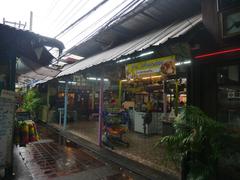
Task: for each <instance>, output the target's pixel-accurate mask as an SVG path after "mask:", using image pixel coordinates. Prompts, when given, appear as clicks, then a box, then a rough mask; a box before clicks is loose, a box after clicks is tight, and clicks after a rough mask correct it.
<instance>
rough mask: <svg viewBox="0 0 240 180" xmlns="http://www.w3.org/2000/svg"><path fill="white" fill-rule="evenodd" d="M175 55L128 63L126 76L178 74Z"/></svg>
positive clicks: (130, 77)
mask: <svg viewBox="0 0 240 180" xmlns="http://www.w3.org/2000/svg"><path fill="white" fill-rule="evenodd" d="M175 63H176V58H175V56H167V57H162V58H156V59H151V60H147V61H142V62H138V63H133V64H128V65H126V68H125V70H126V78H127V79H134V78H142V77H146V76H156V75H174V74H176V66H175Z"/></svg>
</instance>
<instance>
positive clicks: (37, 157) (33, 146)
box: [14, 125, 145, 180]
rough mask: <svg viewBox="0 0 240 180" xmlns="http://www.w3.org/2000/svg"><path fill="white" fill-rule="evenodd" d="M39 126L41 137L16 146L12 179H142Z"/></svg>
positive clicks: (142, 179)
mask: <svg viewBox="0 0 240 180" xmlns="http://www.w3.org/2000/svg"><path fill="white" fill-rule="evenodd" d="M38 127H39V128H38V129H39V134H40V138H41V140H40V141H38V142H34V143H30V144H28V145H27V146H26V147H15V150H14V156H15V158H14V159H15V161H16V162H15V163H14V164H15V168H14V172H15V176H14V179H15V180H30V179H34V180H35V179H39V180H40V179H44V180H45V179H84V180H88V179H89V180H94V179H96V180H101V179H106V180H133V179H137V180H144V179H145V178H143V177H140V176H139V175H136V174H134V173H131V172H129V171H128V170H126V169H122V168H121V167H119V166H117V165H115V164H113V163H110V162H107V161H104V160H103V159H101V158H100V157H97V156H96V155H95V154H93V153H91V152H89V151H86V150H85V149H84V148H81V147H79V146H78V145H77V144H75V143H73V142H71V141H69V140H67V139H65V138H64V137H62V136H60V135H58V134H56V133H55V132H54V131H51V130H50V129H48V128H46V127H44V126H42V125H39V126H38ZM23 164H24V165H23Z"/></svg>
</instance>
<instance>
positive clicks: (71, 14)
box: [55, 0, 89, 29]
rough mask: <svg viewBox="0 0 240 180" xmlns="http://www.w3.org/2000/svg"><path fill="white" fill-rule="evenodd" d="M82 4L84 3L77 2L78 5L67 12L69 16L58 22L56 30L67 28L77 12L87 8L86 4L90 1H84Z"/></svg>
mask: <svg viewBox="0 0 240 180" xmlns="http://www.w3.org/2000/svg"><path fill="white" fill-rule="evenodd" d="M81 2H82V3H79V1H77V3H76V4H75V6H74V7H73V8H72V9H70V10H68V11H66V13H67V16H65V18H62V19H60V20H58V23H57V24H56V25H55V28H56V29H62V28H63V27H66V23H67V22H69V21H71V20H72V19H73V17H74V15H76V13H77V12H80V11H81V10H82V9H83V8H84V7H85V6H86V4H87V3H88V2H89V0H85V1H84V0H83V1H81ZM79 6H80V7H79Z"/></svg>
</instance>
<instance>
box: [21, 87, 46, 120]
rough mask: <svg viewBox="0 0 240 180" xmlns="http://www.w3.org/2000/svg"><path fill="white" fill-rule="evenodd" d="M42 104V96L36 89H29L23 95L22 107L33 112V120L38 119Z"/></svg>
mask: <svg viewBox="0 0 240 180" xmlns="http://www.w3.org/2000/svg"><path fill="white" fill-rule="evenodd" d="M40 105H41V98H40V95H39V94H38V92H37V91H36V90H34V89H31V90H28V91H27V92H26V94H25V95H24V96H23V105H22V108H23V109H24V110H25V111H27V112H29V113H30V114H31V117H32V118H33V120H36V119H37V115H38V112H39V109H40Z"/></svg>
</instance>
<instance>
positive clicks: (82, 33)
mask: <svg viewBox="0 0 240 180" xmlns="http://www.w3.org/2000/svg"><path fill="white" fill-rule="evenodd" d="M102 1H103V0H0V21H1V23H2V22H3V18H5V20H7V21H11V22H19V21H21V22H22V23H25V22H26V23H27V26H26V29H27V30H28V29H29V24H30V23H29V22H30V11H32V12H33V27H32V31H33V32H35V33H38V34H41V35H44V36H48V37H55V36H56V35H57V34H58V33H60V32H61V31H62V30H64V29H65V28H66V27H67V26H69V25H70V24H72V23H73V22H74V21H75V20H77V19H78V18H80V17H82V16H83V15H84V14H86V13H87V12H88V11H90V10H91V9H92V8H93V7H94V6H96V5H97V4H99V3H100V2H102ZM143 1H147V0H138V1H136V0H135V1H134V0H109V1H108V2H107V3H105V4H104V5H103V6H101V7H100V8H99V9H97V10H96V11H94V12H93V13H91V15H90V16H88V17H87V18H84V19H83V20H82V21H80V22H79V23H78V24H76V25H75V26H74V27H73V28H72V29H70V30H69V31H67V32H66V33H63V34H61V35H60V36H58V37H57V39H59V40H60V41H62V42H63V43H64V45H65V47H66V49H65V51H66V50H68V49H70V48H71V47H73V46H75V45H77V44H79V43H81V42H83V41H85V40H86V39H87V38H88V37H91V36H92V34H94V33H96V31H97V30H99V29H100V28H102V27H103V25H105V24H106V23H107V22H109V20H110V19H111V18H112V17H113V16H114V15H116V14H118V13H119V12H123V11H122V10H123V9H124V8H126V7H127V6H128V5H129V6H130V9H128V10H124V12H125V13H127V12H128V11H130V10H131V8H134V7H135V6H137V5H139V4H140V3H142V2H143ZM133 2H135V4H131V3H133Z"/></svg>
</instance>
